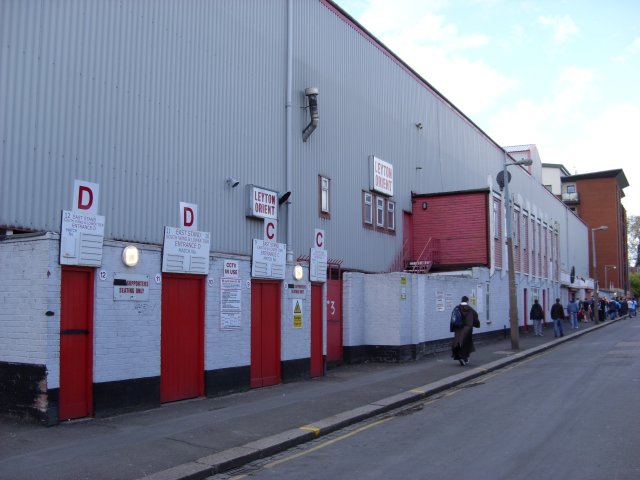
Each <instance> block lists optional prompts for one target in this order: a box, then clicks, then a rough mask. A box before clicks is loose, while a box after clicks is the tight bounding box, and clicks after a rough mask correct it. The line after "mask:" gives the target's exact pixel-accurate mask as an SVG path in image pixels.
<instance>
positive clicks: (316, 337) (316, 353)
mask: <svg viewBox="0 0 640 480" xmlns="http://www.w3.org/2000/svg"><path fill="white" fill-rule="evenodd" d="M310 374H311V377H312V378H313V377H321V376H322V375H324V361H323V356H322V285H320V284H313V285H311V372H310Z"/></svg>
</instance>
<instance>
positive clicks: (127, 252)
mask: <svg viewBox="0 0 640 480" xmlns="http://www.w3.org/2000/svg"><path fill="white" fill-rule="evenodd" d="M139 261H140V251H139V250H138V247H136V246H135V245H127V246H126V247H124V250H122V263H124V264H125V265H126V266H127V267H135V266H136V265H137V264H138V262H139Z"/></svg>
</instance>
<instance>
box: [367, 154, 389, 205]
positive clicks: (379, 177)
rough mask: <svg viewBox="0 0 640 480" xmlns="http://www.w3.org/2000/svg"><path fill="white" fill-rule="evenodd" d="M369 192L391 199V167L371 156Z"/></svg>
mask: <svg viewBox="0 0 640 480" xmlns="http://www.w3.org/2000/svg"><path fill="white" fill-rule="evenodd" d="M369 158H370V159H371V160H370V162H371V164H370V165H371V167H370V168H371V190H374V191H376V192H380V193H383V194H385V195H389V196H390V197H393V165H391V164H390V163H388V162H385V161H384V160H380V159H379V158H378V157H375V156H371V157H369Z"/></svg>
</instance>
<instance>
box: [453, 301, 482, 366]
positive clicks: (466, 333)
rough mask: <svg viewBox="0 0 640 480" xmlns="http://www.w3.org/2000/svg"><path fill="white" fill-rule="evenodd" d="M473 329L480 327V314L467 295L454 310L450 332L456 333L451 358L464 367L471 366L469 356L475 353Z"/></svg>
mask: <svg viewBox="0 0 640 480" xmlns="http://www.w3.org/2000/svg"><path fill="white" fill-rule="evenodd" d="M473 327H476V328H478V327H480V319H479V318H478V312H476V311H475V310H474V309H473V308H472V307H471V305H469V297H467V296H466V295H465V296H463V297H462V299H461V301H460V305H457V306H456V307H455V308H454V309H453V313H452V314H451V325H450V330H452V331H453V332H454V337H453V344H452V345H451V356H452V357H453V359H454V360H457V361H458V362H460V365H462V366H465V365H468V364H469V355H470V354H471V352H475V347H474V346H473Z"/></svg>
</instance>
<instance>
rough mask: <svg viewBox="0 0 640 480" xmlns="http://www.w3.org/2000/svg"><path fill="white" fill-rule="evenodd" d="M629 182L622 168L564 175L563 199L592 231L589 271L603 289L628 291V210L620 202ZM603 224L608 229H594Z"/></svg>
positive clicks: (620, 291)
mask: <svg viewBox="0 0 640 480" xmlns="http://www.w3.org/2000/svg"><path fill="white" fill-rule="evenodd" d="M628 186H629V182H628V181H627V178H626V176H625V174H624V171H623V170H622V169H615V170H606V171H602V172H593V173H586V174H581V175H569V176H565V177H562V201H563V202H564V203H565V204H567V206H569V208H570V209H571V210H572V211H574V212H575V213H576V214H577V215H578V216H579V217H580V218H582V219H583V220H584V221H585V223H586V224H587V225H588V226H589V229H590V230H591V231H593V234H591V235H590V237H589V251H590V253H591V262H590V265H589V274H590V276H591V277H592V278H594V279H596V280H597V281H598V284H599V285H600V288H601V289H604V290H609V291H612V292H619V293H626V292H628V291H629V257H628V251H627V212H626V210H625V208H624V207H623V206H622V202H621V200H622V198H623V197H624V191H623V189H624V188H626V187H628ZM600 226H606V227H607V229H606V230H604V229H602V230H595V231H594V230H593V229H595V228H598V227H600ZM592 239H595V260H596V266H595V269H594V265H593V258H594V257H593V248H594V246H593V244H592Z"/></svg>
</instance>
